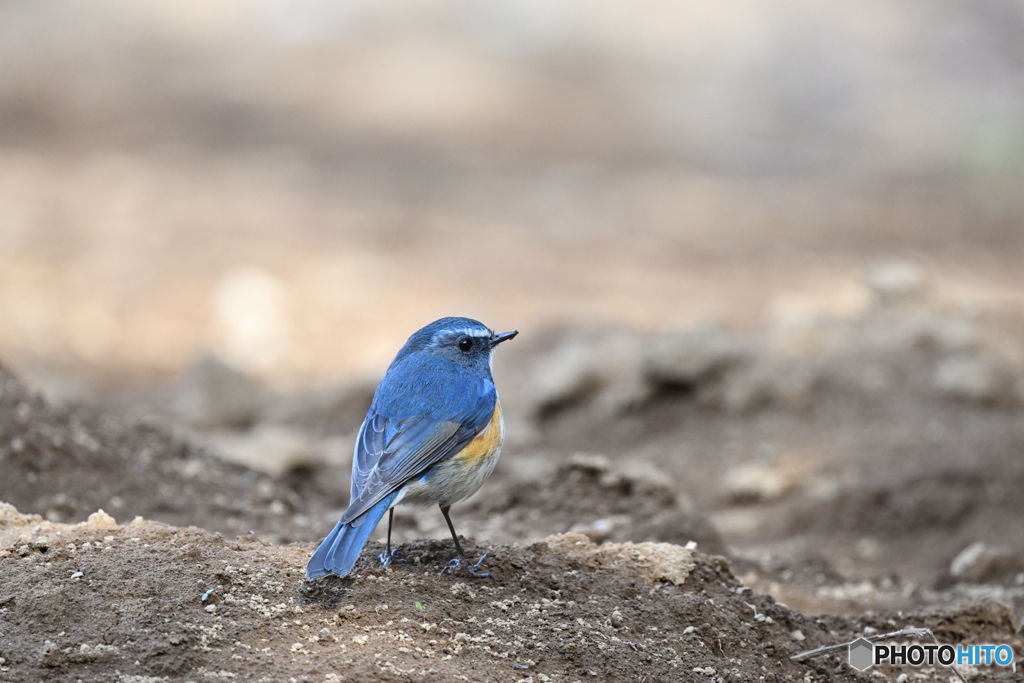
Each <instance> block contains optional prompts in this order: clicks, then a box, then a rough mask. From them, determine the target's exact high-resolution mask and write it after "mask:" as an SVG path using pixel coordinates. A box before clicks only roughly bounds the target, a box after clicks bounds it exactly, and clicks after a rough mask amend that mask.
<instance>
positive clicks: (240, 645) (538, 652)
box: [0, 506, 1015, 682]
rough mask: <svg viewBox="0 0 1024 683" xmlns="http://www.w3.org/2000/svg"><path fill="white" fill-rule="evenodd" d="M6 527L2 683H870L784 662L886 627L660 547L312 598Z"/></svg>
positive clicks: (903, 620) (283, 554)
mask: <svg viewBox="0 0 1024 683" xmlns="http://www.w3.org/2000/svg"><path fill="white" fill-rule="evenodd" d="M0 515H2V519H3V522H2V526H0V533H3V534H4V535H3V536H2V539H3V542H2V544H0V545H3V549H2V550H0V575H2V576H3V577H4V581H3V583H2V588H0V632H2V634H3V640H2V641H0V642H2V645H0V678H2V679H3V680H5V681H12V682H14V681H39V680H49V681H64V680H67V681H73V680H113V681H141V680H146V681H153V680H182V679H188V680H228V679H233V678H238V679H241V680H254V681H271V680H275V681H276V680H289V679H290V678H293V679H294V680H296V681H367V680H394V681H442V680H444V681H448V680H452V679H453V678H458V679H460V680H461V679H463V677H466V678H465V680H473V681H493V680H501V681H504V680H508V681H538V682H539V681H560V680H565V681H573V680H589V679H595V680H616V681H617V680H638V681H639V680H647V681H678V680H712V681H724V680H749V681H759V680H765V681H781V680H798V679H803V680H806V676H808V675H810V676H811V677H812V678H817V679H827V680H835V681H846V680H849V681H853V680H867V678H868V677H867V676H865V675H861V674H856V673H854V672H853V670H852V669H850V668H849V667H848V666H847V665H846V664H845V663H844V662H843V661H841V660H842V659H844V658H842V657H840V656H833V657H824V658H820V659H816V660H812V661H811V662H810V663H807V664H800V663H796V662H793V661H791V660H790V659H789V657H790V656H791V655H793V654H795V653H797V652H799V651H803V650H806V649H810V648H811V647H814V646H817V645H823V644H830V643H835V642H843V641H844V640H847V641H848V640H852V639H854V638H856V637H857V636H858V635H860V634H861V633H863V632H864V629H865V627H871V628H877V629H888V628H890V625H891V624H895V623H897V622H895V621H894V620H893V619H891V618H890V617H888V616H885V615H882V616H877V617H872V618H869V619H864V620H860V619H848V618H840V617H827V618H817V619H815V618H810V617H806V616H804V615H802V614H800V613H798V612H795V611H793V610H790V609H789V608H787V607H786V606H785V605H782V604H780V603H776V602H774V601H773V600H772V599H771V598H770V597H766V596H762V595H755V594H751V593H750V592H749V590H748V589H746V588H744V587H743V586H741V585H740V583H739V582H738V581H737V580H736V578H735V577H734V576H733V574H732V572H731V570H730V566H729V563H728V561H726V560H725V559H724V558H721V557H709V556H707V555H704V554H701V553H699V552H692V551H689V550H687V549H685V548H681V547H678V546H673V545H669V544H654V543H639V544H632V543H629V544H603V545H596V544H594V543H592V542H591V541H590V540H589V539H587V538H586V537H585V536H582V535H578V534H569V535H561V536H552V537H550V538H548V539H547V540H545V541H543V542H539V543H534V544H530V545H525V546H502V547H498V548H494V549H492V554H491V555H490V556H488V558H487V560H486V566H487V568H488V569H489V571H490V572H491V573H492V578H490V579H473V578H469V577H468V576H465V575H460V574H456V575H454V576H450V575H441V574H440V570H441V568H442V567H443V566H444V564H445V563H446V562H447V560H448V559H450V556H451V554H452V551H451V544H450V543H444V542H440V541H418V542H414V543H408V544H405V545H402V546H400V547H399V548H398V549H397V552H396V553H395V557H396V560H398V561H396V562H395V563H394V564H393V565H392V570H391V571H390V572H389V573H384V572H383V571H382V570H381V567H380V564H379V563H378V561H377V560H376V559H375V556H376V554H377V553H378V552H379V551H380V550H381V549H382V548H380V547H379V546H378V545H377V544H371V545H370V547H368V548H367V552H364V553H363V557H362V558H361V559H360V561H359V563H358V564H357V566H356V571H355V573H354V575H353V576H351V577H348V578H345V579H337V578H334V577H328V578H327V579H324V580H321V581H318V582H314V583H309V582H306V581H305V580H304V578H303V569H304V565H305V562H306V559H307V558H308V556H309V553H310V552H311V550H312V546H310V545H288V546H276V545H271V544H269V543H268V542H266V541H265V540H263V539H260V538H256V537H254V536H249V535H247V536H243V537H240V538H238V539H235V540H228V539H225V538H224V537H223V536H222V535H220V534H216V533H212V532H208V531H204V530H201V529H197V528H186V529H182V528H177V527H173V526H169V525H165V524H160V523H155V522H148V521H142V520H136V521H134V522H132V523H130V524H126V525H122V526H118V525H117V524H116V523H115V522H114V521H113V520H112V519H111V518H110V517H109V516H108V515H106V514H105V513H96V514H94V515H92V516H91V517H90V519H89V521H87V522H85V523H82V524H78V525H65V524H54V523H51V522H46V521H43V520H41V519H40V518H39V517H38V516H28V515H20V514H18V513H17V512H16V511H15V510H14V509H13V508H11V507H10V506H6V507H5V508H4V509H3V510H2V511H0ZM467 543H468V544H469V546H470V551H469V552H470V553H472V554H479V553H480V552H481V550H480V549H479V548H474V547H473V546H472V542H471V541H468V542H467ZM899 623H900V625H903V624H913V625H917V626H927V627H931V628H933V629H934V630H936V633H937V635H939V637H940V639H942V640H943V641H945V642H962V641H964V640H972V641H974V642H1009V641H1010V640H1011V639H1013V638H1014V637H1015V635H1014V623H1013V617H1012V614H1011V613H1010V612H1009V610H1007V609H1006V608H1004V607H1000V606H996V605H993V604H991V603H983V604H978V605H974V606H972V607H969V608H966V609H963V610H960V611H946V612H944V613H922V614H919V615H902V617H900V622H899ZM147 676H148V677H150V678H143V677H147ZM1010 676H1011V674H1010V672H1008V671H1007V672H1005V674H1004V673H1000V672H998V671H997V672H996V673H995V674H994V675H989V676H988V678H987V679H986V680H1004V679H1005V680H1009V677H1010Z"/></svg>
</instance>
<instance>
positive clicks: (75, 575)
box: [71, 572, 85, 581]
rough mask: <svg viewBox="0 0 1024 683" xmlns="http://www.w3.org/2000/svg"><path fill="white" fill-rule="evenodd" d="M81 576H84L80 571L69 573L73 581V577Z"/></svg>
mask: <svg viewBox="0 0 1024 683" xmlns="http://www.w3.org/2000/svg"><path fill="white" fill-rule="evenodd" d="M83 576H85V575H84V574H82V572H75V573H74V574H72V575H71V579H72V581H73V580H75V579H80V578H82V577H83Z"/></svg>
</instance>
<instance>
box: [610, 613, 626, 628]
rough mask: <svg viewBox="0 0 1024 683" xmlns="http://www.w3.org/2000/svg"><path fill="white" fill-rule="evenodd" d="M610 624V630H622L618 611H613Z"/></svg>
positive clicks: (620, 616)
mask: <svg viewBox="0 0 1024 683" xmlns="http://www.w3.org/2000/svg"><path fill="white" fill-rule="evenodd" d="M611 622H612V628H622V624H623V619H622V614H621V613H620V612H619V610H615V611H614V612H612V619H611Z"/></svg>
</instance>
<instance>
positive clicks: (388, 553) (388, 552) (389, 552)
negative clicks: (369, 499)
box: [379, 508, 395, 573]
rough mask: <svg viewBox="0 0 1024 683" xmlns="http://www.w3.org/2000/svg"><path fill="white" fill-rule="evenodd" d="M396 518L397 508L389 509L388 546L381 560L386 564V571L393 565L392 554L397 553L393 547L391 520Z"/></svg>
mask: <svg viewBox="0 0 1024 683" xmlns="http://www.w3.org/2000/svg"><path fill="white" fill-rule="evenodd" d="M394 519H395V508H391V509H390V510H388V546H387V548H386V549H385V550H384V552H383V554H381V555H380V556H379V557H380V562H381V564H383V565H384V572H385V573H387V571H388V569H389V568H390V567H391V556H392V555H394V554H395V551H394V550H392V549H391V522H392V521H393V520H394Z"/></svg>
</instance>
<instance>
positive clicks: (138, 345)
mask: <svg viewBox="0 0 1024 683" xmlns="http://www.w3.org/2000/svg"><path fill="white" fill-rule="evenodd" d="M1022 32H1024V8H1022V5H1021V3H1020V2H1018V1H1017V0H997V1H994V2H987V3H981V4H979V3H972V2H968V1H966V0H964V1H955V0H950V1H945V0H944V1H943V2H932V1H928V2H925V1H916V0H900V1H896V0H892V1H888V2H885V1H883V2H869V3H865V2H845V1H840V2H833V3H827V4H825V5H823V4H821V3H815V2H803V1H800V0H764V1H760V2H749V1H745V0H725V1H723V2H718V3H714V4H713V6H709V5H707V3H700V2H676V3H663V2H641V3H630V4H629V6H628V7H626V6H624V5H622V4H621V3H611V2H609V3H605V2H581V1H579V0H545V1H544V2H504V1H487V2H475V1H454V0H452V1H442V0H437V1H432V2H395V1H393V2H364V1H362V0H346V1H343V2H328V1H324V0H298V1H295V2H278V1H276V0H265V1H260V2H237V1H229V0H222V1H218V2H199V1H194V2H193V1H189V0H185V1H177V0H175V1H174V2H171V1H169V0H168V1H159V0H146V1H145V2H135V1H133V2H128V1H127V0H126V1H123V2H122V1H117V0H109V1H108V0H100V1H98V2H73V1H69V2H53V1H49V0H43V1H38V0H32V1H28V0H25V1H18V0H10V1H8V2H4V3H3V4H2V6H0V169H2V170H0V274H2V275H0V320H2V321H3V324H2V325H0V354H2V356H3V357H4V358H6V359H7V360H8V361H9V362H13V363H15V364H16V365H18V366H19V367H22V368H25V369H26V371H28V370H30V369H44V368H46V367H53V366H55V365H59V366H61V367H67V368H72V369H76V370H79V371H90V372H91V371H98V372H102V373H115V374H119V375H120V374H123V375H130V376H143V375H154V374H157V375H159V374H161V373H164V374H166V373H171V372H175V371H176V370H178V369H180V368H181V367H182V366H183V364H185V363H187V362H188V361H189V360H190V359H192V358H193V357H194V356H195V355H196V354H197V353H200V352H202V351H207V350H211V351H214V352H216V353H217V354H218V355H220V356H222V357H224V358H226V359H228V360H229V361H231V362H233V363H235V364H237V365H239V366H242V367H244V368H245V369H247V370H248V371H251V372H255V373H258V374H259V375H261V376H263V377H266V378H268V379H271V380H273V381H289V380H293V379H294V380H300V381H307V380H309V379H311V378H316V377H322V376H324V375H325V374H332V375H346V374H350V373H353V372H360V371H363V372H366V371H370V372H377V373H379V372H380V369H381V366H382V364H384V363H386V362H387V361H388V359H389V358H390V357H391V354H392V353H393V350H394V348H396V345H398V344H400V343H401V342H402V340H404V338H405V337H406V336H407V335H408V333H409V332H410V331H411V330H414V329H416V328H418V327H419V326H420V325H421V324H423V323H425V322H428V321H430V320H432V319H434V318H436V317H439V316H441V315H447V314H452V313H462V314H467V315H471V316H476V317H479V318H481V319H483V320H484V321H485V322H487V324H489V325H493V326H496V327H502V328H505V327H509V328H511V327H518V328H520V329H523V330H528V329H536V328H537V327H538V326H540V325H543V324H546V323H551V322H553V321H557V322H565V321H567V320H574V321H576V320H578V321H595V320H596V321H601V322H612V323H620V324H628V325H630V326H635V327H639V328H645V329H668V328H673V327H678V326H680V325H684V324H687V323H691V322H694V321H706V320H715V321H721V322H723V323H725V324H729V325H733V326H751V325H756V324H760V323H763V322H764V321H765V320H766V319H770V317H771V316H772V315H776V314H778V313H779V312H780V310H781V309H782V308H785V307H787V306H793V305H798V303H800V302H797V301H794V299H800V300H802V301H803V304H801V305H810V303H809V301H810V300H819V301H817V303H815V304H814V305H822V306H826V305H827V306H832V307H844V306H845V307H851V306H856V305H857V304H858V302H856V301H854V300H853V298H855V294H853V293H852V292H851V291H850V289H849V287H850V283H851V282H853V281H854V280H855V279H856V273H857V272H858V271H859V269H860V268H861V267H863V265H864V263H867V262H871V261H873V260H875V259H877V258H879V257H887V256H890V255H893V254H896V255H904V256H906V255H910V256H913V257H916V258H917V259H919V260H920V261H924V262H926V263H927V264H928V265H929V267H931V268H932V269H933V270H934V271H936V272H941V273H942V278H941V282H942V284H943V295H944V296H946V297H955V298H957V299H958V300H959V301H967V302H970V303H977V304H979V305H989V304H992V305H1003V306H1011V307H1013V308H1014V309H1015V310H1018V311H1019V310H1020V309H1021V306H1022V305H1024V290H1022V289H1021V287H1020V280H1019V278H1020V269H1019V267H1018V265H1019V257H1020V253H1021V247H1022V230H1021V218H1022V216H1024V192H1022V191H1021V190H1022V179H1024V46H1022V43H1021V41H1020V40H1019V37H1020V35H1022Z"/></svg>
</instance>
